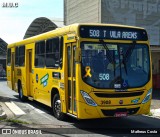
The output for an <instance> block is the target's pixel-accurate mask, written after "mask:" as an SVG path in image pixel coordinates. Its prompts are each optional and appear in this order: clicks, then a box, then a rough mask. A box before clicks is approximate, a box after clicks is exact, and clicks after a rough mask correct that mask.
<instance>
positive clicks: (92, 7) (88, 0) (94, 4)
mask: <svg viewBox="0 0 160 137" xmlns="http://www.w3.org/2000/svg"><path fill="white" fill-rule="evenodd" d="M100 5H101V0H64V23H65V25H69V24H73V23H82V22H83V23H84V22H95V23H96V22H100V20H101V15H100V13H101V12H100V9H101V8H100V7H101V6H100Z"/></svg>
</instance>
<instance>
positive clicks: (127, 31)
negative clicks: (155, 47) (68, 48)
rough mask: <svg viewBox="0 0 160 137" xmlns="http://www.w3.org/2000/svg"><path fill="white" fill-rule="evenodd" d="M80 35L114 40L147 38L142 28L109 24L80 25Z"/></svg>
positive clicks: (144, 39) (143, 39)
mask: <svg viewBox="0 0 160 137" xmlns="http://www.w3.org/2000/svg"><path fill="white" fill-rule="evenodd" d="M80 37H82V38H94V39H114V40H142V41H146V40H148V37H147V32H146V31H145V30H143V29H134V28H124V27H110V26H80Z"/></svg>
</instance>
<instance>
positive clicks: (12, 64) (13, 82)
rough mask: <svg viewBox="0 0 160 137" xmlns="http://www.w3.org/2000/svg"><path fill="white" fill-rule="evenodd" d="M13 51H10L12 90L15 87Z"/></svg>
mask: <svg viewBox="0 0 160 137" xmlns="http://www.w3.org/2000/svg"><path fill="white" fill-rule="evenodd" d="M14 62H15V53H14V52H11V83H12V90H14V89H15V71H14V67H15V63H14Z"/></svg>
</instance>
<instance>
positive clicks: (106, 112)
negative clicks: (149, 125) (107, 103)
mask: <svg viewBox="0 0 160 137" xmlns="http://www.w3.org/2000/svg"><path fill="white" fill-rule="evenodd" d="M139 108H140V107H137V108H128V109H126V108H117V109H111V110H103V109H102V110H101V111H102V113H103V115H105V116H114V115H115V113H117V112H127V115H133V114H136V113H137V112H138V110H139Z"/></svg>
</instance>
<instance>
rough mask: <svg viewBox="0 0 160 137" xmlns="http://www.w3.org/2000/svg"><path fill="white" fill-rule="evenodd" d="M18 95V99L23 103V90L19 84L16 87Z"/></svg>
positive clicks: (24, 98) (24, 99)
mask: <svg viewBox="0 0 160 137" xmlns="http://www.w3.org/2000/svg"><path fill="white" fill-rule="evenodd" d="M18 93H19V99H20V100H21V101H23V102H24V101H26V97H25V96H24V95H23V90H22V85H21V84H19V86H18Z"/></svg>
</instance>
